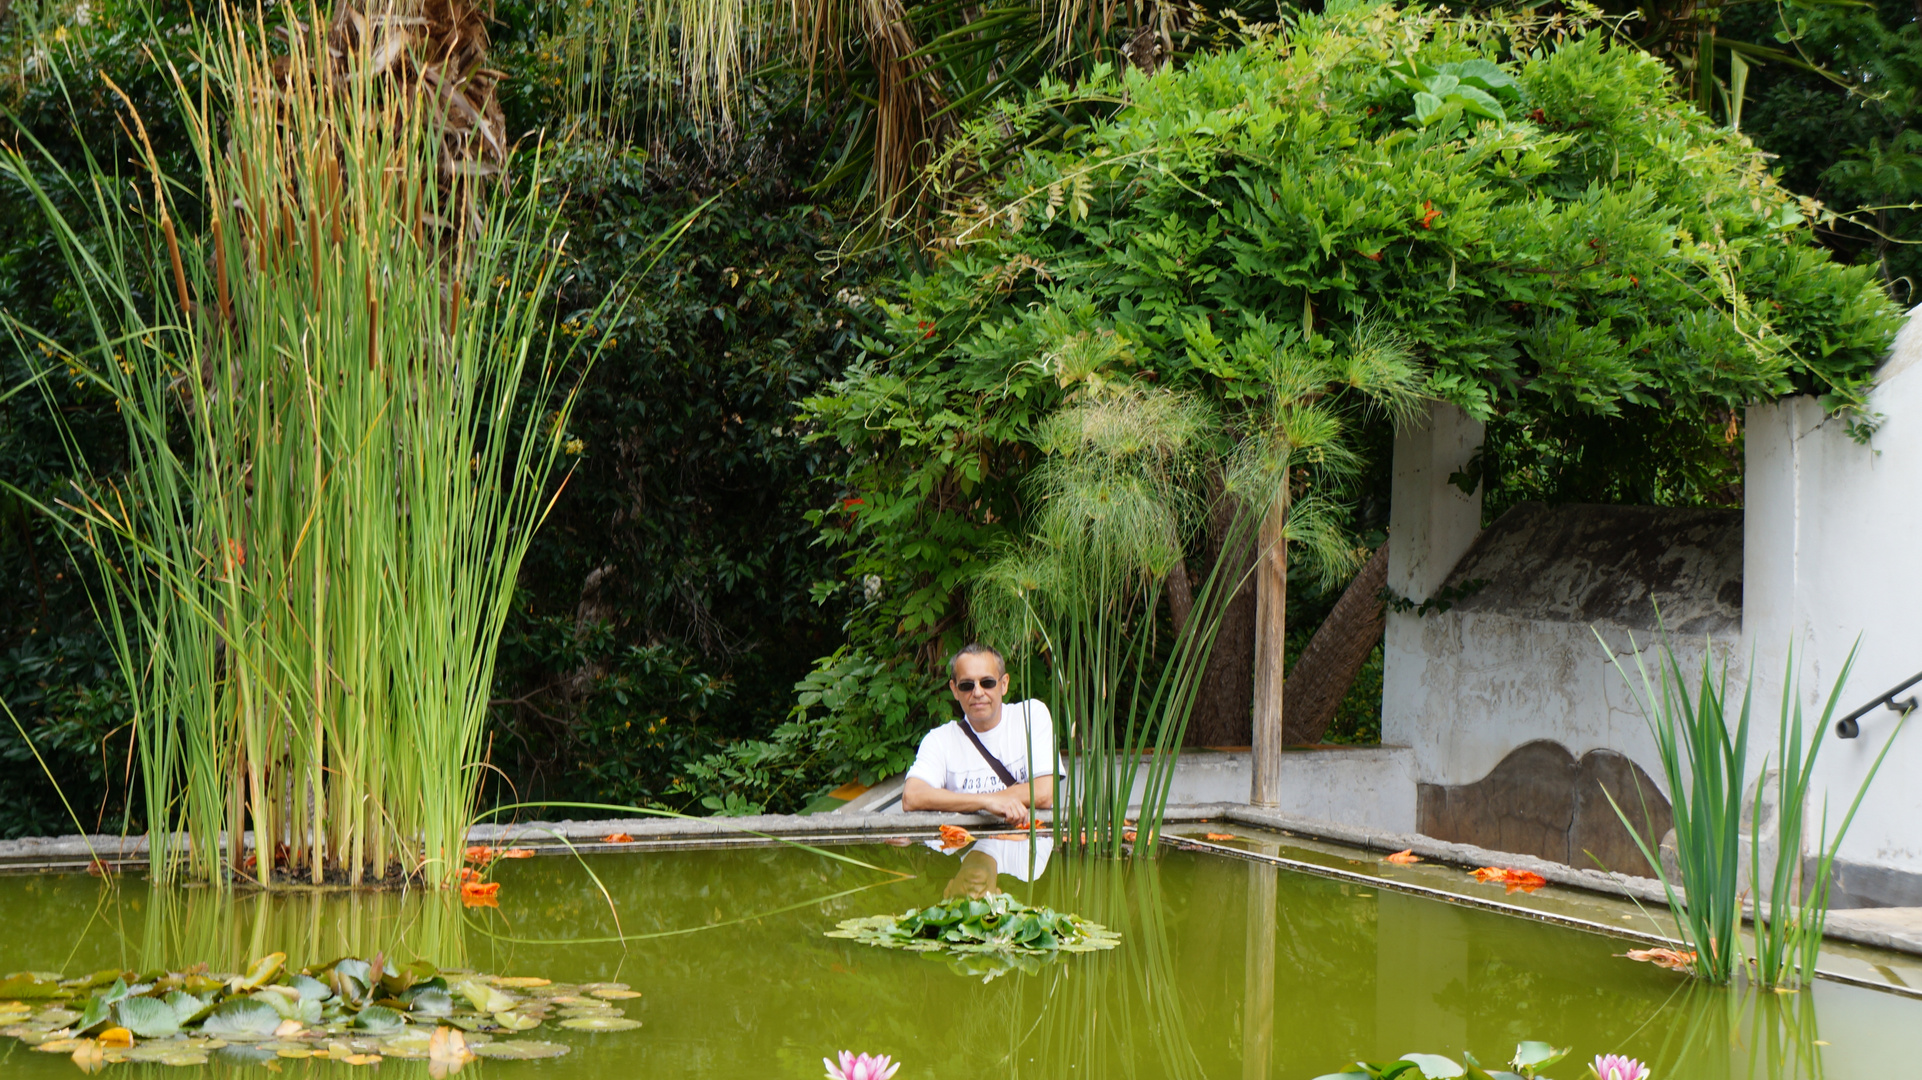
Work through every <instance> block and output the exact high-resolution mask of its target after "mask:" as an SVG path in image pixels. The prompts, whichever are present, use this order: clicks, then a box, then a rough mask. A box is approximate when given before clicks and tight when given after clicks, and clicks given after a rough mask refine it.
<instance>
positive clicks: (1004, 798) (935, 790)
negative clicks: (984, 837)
mask: <svg viewBox="0 0 1922 1080" xmlns="http://www.w3.org/2000/svg"><path fill="white" fill-rule="evenodd" d="M948 690H949V692H950V693H952V694H953V695H954V700H955V701H956V702H957V703H958V704H959V705H960V706H961V712H962V714H963V715H962V718H961V719H959V720H950V721H949V722H947V723H945V724H942V725H941V726H940V727H938V728H935V729H934V730H933V731H930V732H928V734H927V736H926V737H924V738H923V739H922V740H921V749H920V750H919V751H918V752H916V753H915V755H914V765H913V767H911V768H910V769H908V779H907V783H906V784H905V785H903V787H902V789H901V809H903V810H948V811H959V812H961V813H973V812H978V811H980V812H986V813H990V814H994V815H996V816H997V817H1000V818H1001V819H1002V820H1004V821H1006V822H1007V823H1008V824H1010V825H1025V824H1026V823H1027V821H1028V807H1029V806H1030V805H1033V806H1034V807H1036V808H1037V809H1046V808H1048V807H1051V806H1053V805H1054V777H1055V774H1056V773H1057V772H1059V771H1060V769H1059V764H1060V763H1059V761H1058V760H1057V759H1056V757H1055V752H1054V720H1053V718H1052V717H1050V716H1049V715H1048V707H1047V706H1046V705H1043V704H1042V703H1041V702H1039V701H1035V700H1032V699H1030V700H1027V701H1022V702H1018V703H1016V704H1014V705H1009V706H1006V707H1005V708H1004V707H1003V706H1002V704H1001V699H1002V697H1003V696H1005V695H1006V694H1007V692H1008V671H1007V667H1006V665H1004V664H1003V663H1002V662H1001V654H1000V653H998V652H995V651H994V650H993V649H990V648H988V647H987V646H986V645H969V646H968V647H966V648H964V649H962V650H961V651H960V652H958V653H955V654H954V659H952V660H950V661H948ZM970 736H972V737H970ZM1030 761H1033V762H1036V763H1037V764H1036V766H1035V768H1034V772H1035V773H1038V774H1039V775H1037V776H1032V777H1031V776H1030V775H1029V764H1028V763H1029V762H1030Z"/></svg>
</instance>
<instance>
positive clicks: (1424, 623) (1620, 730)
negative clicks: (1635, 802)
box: [1382, 611, 1746, 795]
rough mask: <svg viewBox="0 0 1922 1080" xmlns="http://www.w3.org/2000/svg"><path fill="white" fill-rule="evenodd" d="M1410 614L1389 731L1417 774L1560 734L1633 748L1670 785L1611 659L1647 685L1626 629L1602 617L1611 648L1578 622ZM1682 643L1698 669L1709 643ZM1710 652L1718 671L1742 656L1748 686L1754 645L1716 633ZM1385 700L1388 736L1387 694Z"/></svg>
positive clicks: (1463, 768) (1468, 767)
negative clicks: (1408, 752) (1748, 648)
mask: <svg viewBox="0 0 1922 1080" xmlns="http://www.w3.org/2000/svg"><path fill="white" fill-rule="evenodd" d="M1410 622H1412V623H1413V624H1414V626H1413V627H1411V629H1410V630H1409V631H1408V633H1407V634H1406V636H1405V637H1404V639H1403V642H1402V644H1403V651H1402V652H1401V654H1400V655H1399V656H1398V657H1397V662H1398V663H1399V665H1400V670H1399V671H1397V672H1396V674H1397V680H1396V685H1397V687H1398V688H1400V693H1399V694H1398V695H1397V697H1396V699H1395V702H1394V705H1395V707H1394V710H1393V715H1394V716H1395V717H1396V723H1395V724H1394V734H1393V736H1392V741H1394V742H1396V743H1402V744H1405V745H1407V746H1408V747H1409V748H1410V749H1412V750H1413V751H1414V760H1415V762H1416V772H1417V775H1418V779H1419V782H1421V783H1430V784H1468V783H1473V782H1475V781H1477V780H1480V779H1481V778H1482V777H1484V776H1486V775H1488V773H1489V771H1490V770H1492V769H1493V768H1494V767H1495V766H1496V765H1497V764H1499V763H1500V762H1501V760H1502V758H1504V757H1506V756H1508V753H1509V752H1510V751H1512V750H1514V749H1515V748H1516V747H1518V746H1521V745H1522V744H1523V743H1527V742H1531V741H1534V740H1536V739H1553V740H1554V741H1556V742H1559V743H1561V744H1562V745H1563V746H1565V747H1567V748H1568V750H1569V752H1570V753H1572V754H1574V755H1575V756H1576V757H1578V758H1579V757H1581V756H1582V755H1583V754H1585V753H1587V752H1588V751H1590V750H1599V749H1607V750H1614V751H1617V752H1618V753H1621V754H1624V755H1626V756H1627V757H1628V758H1629V759H1630V760H1632V761H1634V762H1635V763H1636V764H1637V765H1640V766H1641V767H1642V769H1643V771H1645V772H1647V773H1648V774H1649V776H1650V777H1651V778H1652V779H1654V780H1655V782H1656V784H1657V785H1658V786H1659V787H1661V788H1662V789H1663V794H1664V795H1666V794H1667V793H1668V792H1667V785H1666V784H1665V783H1663V782H1662V768H1661V759H1660V758H1659V757H1658V756H1657V755H1656V752H1655V743H1654V739H1653V737H1652V736H1651V735H1650V734H1649V729H1648V723H1647V721H1646V720H1645V719H1644V718H1643V716H1642V712H1641V709H1640V707H1639V706H1638V705H1637V702H1636V697H1635V696H1634V693H1632V692H1631V683H1630V682H1629V681H1627V680H1625V679H1624V678H1623V675H1622V673H1621V672H1618V671H1617V670H1616V668H1615V665H1614V663H1613V662H1612V661H1613V660H1615V659H1619V660H1620V662H1621V665H1622V668H1623V669H1624V670H1625V671H1626V672H1627V675H1628V679H1631V680H1637V681H1638V682H1637V684H1636V686H1635V692H1639V690H1640V687H1639V679H1640V675H1639V674H1638V671H1637V667H1636V663H1637V659H1638V654H1637V653H1636V652H1634V651H1631V645H1630V641H1631V636H1630V633H1629V631H1626V630H1623V629H1621V628H1619V627H1601V628H1600V629H1601V630H1602V634H1603V639H1605V640H1606V641H1607V642H1608V646H1607V647H1606V648H1604V646H1603V644H1602V641H1601V640H1597V638H1596V636H1595V634H1594V632H1592V631H1591V630H1590V629H1589V627H1588V626H1586V625H1582V624H1577V623H1566V622H1548V621H1543V620H1536V619H1518V618H1512V617H1510V616H1506V615H1499V614H1492V613H1488V612H1465V613H1463V612H1453V611H1450V612H1444V613H1441V614H1438V615H1437V614H1431V615H1428V616H1426V617H1423V618H1420V619H1414V618H1412V617H1410ZM1633 642H1634V648H1636V649H1639V650H1640V651H1639V659H1640V662H1641V663H1642V664H1644V665H1646V668H1647V671H1648V674H1649V677H1650V679H1652V680H1659V678H1660V671H1659V668H1658V666H1657V665H1658V663H1659V658H1658V656H1657V654H1656V651H1655V642H1654V640H1653V638H1652V635H1650V634H1647V633H1641V632H1637V633H1635V634H1634V635H1633ZM1674 644H1675V651H1676V655H1677V657H1678V658H1679V659H1680V661H1681V663H1682V665H1683V670H1684V671H1687V672H1690V673H1693V672H1697V671H1700V670H1701V664H1702V654H1703V647H1704V642H1703V641H1702V640H1701V639H1699V638H1682V639H1678V640H1676V641H1675V643H1674ZM1713 652H1714V663H1715V666H1716V668H1717V670H1718V671H1719V670H1720V669H1721V667H1722V665H1723V664H1725V663H1731V662H1732V663H1733V666H1732V667H1731V668H1730V678H1731V681H1732V682H1733V683H1734V684H1735V685H1737V686H1739V685H1740V684H1741V680H1742V679H1743V677H1744V673H1743V670H1742V663H1741V662H1742V660H1743V659H1745V656H1746V654H1745V653H1744V651H1743V650H1742V649H1741V647H1740V643H1739V642H1737V641H1732V640H1730V641H1717V642H1715V643H1714V645H1713ZM1382 704H1383V733H1382V736H1383V739H1384V740H1385V741H1389V740H1391V736H1390V735H1389V726H1388V716H1389V708H1388V700H1387V699H1386V697H1384V700H1383V703H1382Z"/></svg>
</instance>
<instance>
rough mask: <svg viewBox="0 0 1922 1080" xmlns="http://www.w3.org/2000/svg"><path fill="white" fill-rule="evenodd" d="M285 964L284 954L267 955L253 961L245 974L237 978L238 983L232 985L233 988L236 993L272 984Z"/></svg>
mask: <svg viewBox="0 0 1922 1080" xmlns="http://www.w3.org/2000/svg"><path fill="white" fill-rule="evenodd" d="M286 964H287V954H286V953H284V952H276V953H268V954H267V955H266V956H263V957H261V958H260V959H258V960H255V961H254V962H253V963H252V964H251V965H249V966H248V968H247V973H246V974H245V975H242V976H240V977H239V981H238V982H236V983H234V984H233V988H234V989H235V990H236V991H240V990H257V989H259V988H260V987H263V986H265V985H267V984H268V983H270V982H273V981H274V977H275V976H276V975H279V974H280V969H281V968H282V967H284V966H286Z"/></svg>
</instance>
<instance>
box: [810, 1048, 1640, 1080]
mask: <svg viewBox="0 0 1922 1080" xmlns="http://www.w3.org/2000/svg"><path fill="white" fill-rule="evenodd" d="M821 1064H823V1065H826V1066H827V1067H828V1075H827V1080H888V1078H889V1077H891V1076H893V1075H894V1074H895V1071H896V1070H898V1069H899V1068H900V1067H901V1063H900V1062H898V1061H897V1062H895V1063H894V1064H892V1065H890V1064H889V1063H888V1056H887V1055H886V1054H878V1055H874V1056H869V1055H867V1054H862V1055H861V1056H860V1057H855V1056H854V1051H852V1050H843V1051H841V1064H840V1066H839V1067H836V1065H835V1064H834V1062H832V1061H829V1060H828V1059H827V1058H822V1059H821ZM1629 1080H1635V1078H1632V1077H1631V1078H1629Z"/></svg>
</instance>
